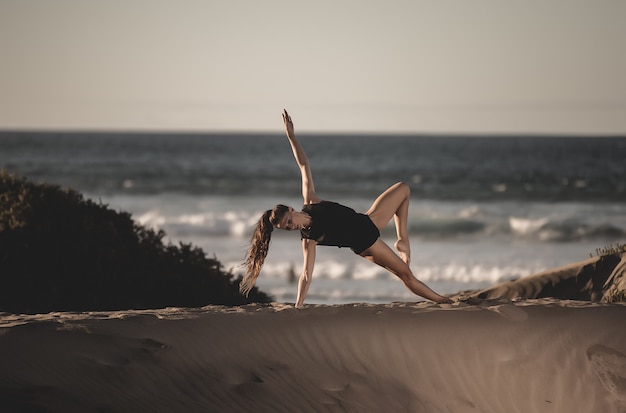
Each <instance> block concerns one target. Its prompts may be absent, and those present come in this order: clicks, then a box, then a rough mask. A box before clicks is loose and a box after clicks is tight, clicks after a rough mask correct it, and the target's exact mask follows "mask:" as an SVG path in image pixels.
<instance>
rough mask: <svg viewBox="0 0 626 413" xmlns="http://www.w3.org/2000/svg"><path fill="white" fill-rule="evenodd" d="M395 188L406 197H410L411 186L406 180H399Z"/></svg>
mask: <svg viewBox="0 0 626 413" xmlns="http://www.w3.org/2000/svg"><path fill="white" fill-rule="evenodd" d="M394 189H395V190H396V191H400V192H402V193H403V194H404V196H405V197H409V196H410V195H411V187H410V186H409V184H407V183H406V182H404V181H400V182H397V183H396V184H395V185H394Z"/></svg>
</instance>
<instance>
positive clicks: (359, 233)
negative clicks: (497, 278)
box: [239, 110, 452, 307]
mask: <svg viewBox="0 0 626 413" xmlns="http://www.w3.org/2000/svg"><path fill="white" fill-rule="evenodd" d="M283 123H284V124H285V130H286V132H287V138H288V139H289V143H290V144H291V149H292V150H293V155H294V157H295V158H296V162H297V163H298V166H299V167H300V174H301V176H302V197H303V198H304V207H303V208H302V211H296V210H294V209H293V208H291V207H287V206H284V205H276V207H274V208H273V209H270V210H267V211H265V213H264V214H263V216H262V217H261V219H260V220H259V222H258V224H257V226H256V230H255V231H254V234H253V235H252V240H251V243H250V244H251V245H250V249H249V251H248V254H247V256H246V260H245V265H246V267H247V273H246V276H245V277H244V278H243V280H242V281H241V284H240V286H239V288H240V291H241V293H242V294H245V295H247V294H248V293H249V292H250V290H251V289H252V287H254V283H255V282H256V279H257V277H258V276H259V273H260V272H261V266H262V265H263V261H264V260H265V257H266V256H267V252H268V248H269V244H270V239H271V234H272V231H273V230H274V228H278V229H283V230H287V231H293V230H298V231H300V234H301V236H302V254H303V256H304V265H303V268H302V275H301V276H300V282H299V283H298V297H297V299H296V307H301V306H302V305H303V304H304V299H305V297H306V295H307V292H308V290H309V286H310V285H311V280H312V275H313V266H314V264H315V248H316V246H317V245H318V244H319V245H333V246H339V247H350V248H351V249H352V250H353V251H354V252H355V253H356V254H358V255H360V256H362V257H364V258H366V259H367V260H369V261H371V262H373V263H375V264H378V265H380V266H381V267H383V268H385V269H387V270H388V271H390V272H391V273H393V274H394V275H396V276H397V277H398V278H400V279H401V280H402V282H404V284H405V285H406V286H407V287H408V289H409V290H411V291H412V292H413V293H415V294H417V295H420V296H422V297H424V298H427V299H429V300H432V301H434V302H436V303H451V302H452V301H451V300H450V299H448V298H446V297H443V296H441V295H439V294H437V293H436V292H434V291H433V290H431V289H430V288H428V287H427V286H426V285H425V284H424V283H422V282H421V281H419V280H418V279H417V278H415V276H414V275H413V273H412V272H411V269H410V268H409V263H410V260H411V251H410V247H409V234H408V229H407V219H408V211H409V197H410V190H409V187H408V185H406V184H405V183H402V182H399V183H397V184H395V185H393V186H391V187H390V188H389V189H387V190H386V191H385V192H383V193H382V194H381V195H380V196H379V197H378V198H377V199H376V200H375V201H374V203H373V204H372V206H371V207H370V209H369V211H367V212H366V213H365V214H358V213H356V212H355V211H354V210H352V209H351V208H348V207H345V206H343V205H340V204H337V203H334V202H329V201H324V200H322V199H321V198H320V197H318V196H317V194H316V193H315V185H314V184H313V176H312V174H311V168H310V166H309V160H308V158H307V156H306V154H305V153H304V149H302V146H300V143H299V142H298V140H297V139H296V135H295V132H294V127H293V122H292V121H291V117H290V116H289V114H288V113H287V111H286V110H285V111H284V112H283ZM391 218H393V219H394V222H395V225H396V232H397V234H398V240H397V241H396V242H395V244H394V246H395V248H396V250H397V251H398V253H399V254H400V256H398V255H396V253H395V252H394V251H393V250H392V249H391V248H390V247H389V246H388V245H387V244H385V242H383V240H382V239H381V238H380V231H381V230H382V229H383V228H384V227H385V226H386V225H387V224H388V223H389V221H390V220H391Z"/></svg>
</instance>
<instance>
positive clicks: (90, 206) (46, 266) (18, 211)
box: [0, 171, 271, 313]
mask: <svg viewBox="0 0 626 413" xmlns="http://www.w3.org/2000/svg"><path fill="white" fill-rule="evenodd" d="M165 236H166V234H165V232H163V231H160V230H159V231H156V230H153V229H149V228H145V227H143V226H141V225H139V224H138V223H136V222H135V221H134V220H133V219H132V217H131V214H129V213H128V212H124V211H114V210H112V209H111V208H109V207H108V206H107V205H105V204H103V203H101V202H95V201H93V200H90V199H86V198H84V197H83V195H82V194H81V193H79V192H77V191H75V190H73V189H67V188H62V187H60V186H58V185H53V184H47V183H41V184H38V183H33V182H31V181H29V180H28V179H26V178H23V177H19V176H17V175H12V174H9V173H7V172H6V171H0V282H1V283H2V284H1V285H2V287H1V288H0V311H8V312H25V313H38V312H49V311H66V310H74V311H85V310H116V309H146V308H163V307H168V306H177V307H198V306H204V305H209V304H219V305H241V304H246V303H250V302H268V301H270V300H271V297H269V296H268V295H266V294H265V293H263V292H261V291H259V290H258V288H256V287H255V288H253V289H252V291H251V292H250V294H249V296H248V297H244V296H242V295H241V294H239V281H240V279H236V277H235V276H234V275H233V274H232V273H230V272H228V271H225V270H224V268H223V267H222V264H221V263H220V262H219V261H218V260H217V258H216V257H213V258H210V257H207V254H206V253H205V252H204V251H203V250H202V249H200V248H198V247H195V246H193V245H191V244H185V243H180V244H179V245H173V244H171V243H165V242H164V238H165Z"/></svg>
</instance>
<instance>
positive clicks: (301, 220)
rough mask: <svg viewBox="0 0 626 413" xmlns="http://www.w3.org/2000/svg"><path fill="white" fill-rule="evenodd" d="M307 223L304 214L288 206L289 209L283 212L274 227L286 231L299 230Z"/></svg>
mask: <svg viewBox="0 0 626 413" xmlns="http://www.w3.org/2000/svg"><path fill="white" fill-rule="evenodd" d="M307 225H308V217H307V216H306V215H305V214H302V213H300V212H297V211H295V210H294V209H293V208H291V207H289V210H288V211H287V212H285V214H284V215H283V218H282V219H281V220H280V222H278V224H276V228H278V229H284V230H286V231H294V230H298V231H300V230H301V229H302V228H304V227H306V226H307Z"/></svg>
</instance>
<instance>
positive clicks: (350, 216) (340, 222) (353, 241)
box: [300, 201, 380, 254]
mask: <svg viewBox="0 0 626 413" xmlns="http://www.w3.org/2000/svg"><path fill="white" fill-rule="evenodd" d="M302 212H306V213H307V214H308V215H309V216H310V217H311V225H310V226H309V227H308V228H306V229H302V230H300V235H301V236H302V238H303V239H311V240H314V241H316V242H317V243H318V244H320V245H331V246H335V247H350V249H351V250H352V251H354V253H355V254H361V253H362V252H363V251H365V250H366V249H368V248H369V247H371V246H372V245H373V244H374V242H376V240H377V239H378V237H380V231H379V230H378V228H377V227H376V225H374V223H373V222H372V220H371V219H370V217H369V216H367V215H365V214H360V213H358V212H356V211H354V209H352V208H348V207H347V206H343V205H341V204H338V203H336V202H329V201H322V202H320V203H319V204H308V205H305V206H304V207H303V208H302Z"/></svg>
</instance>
